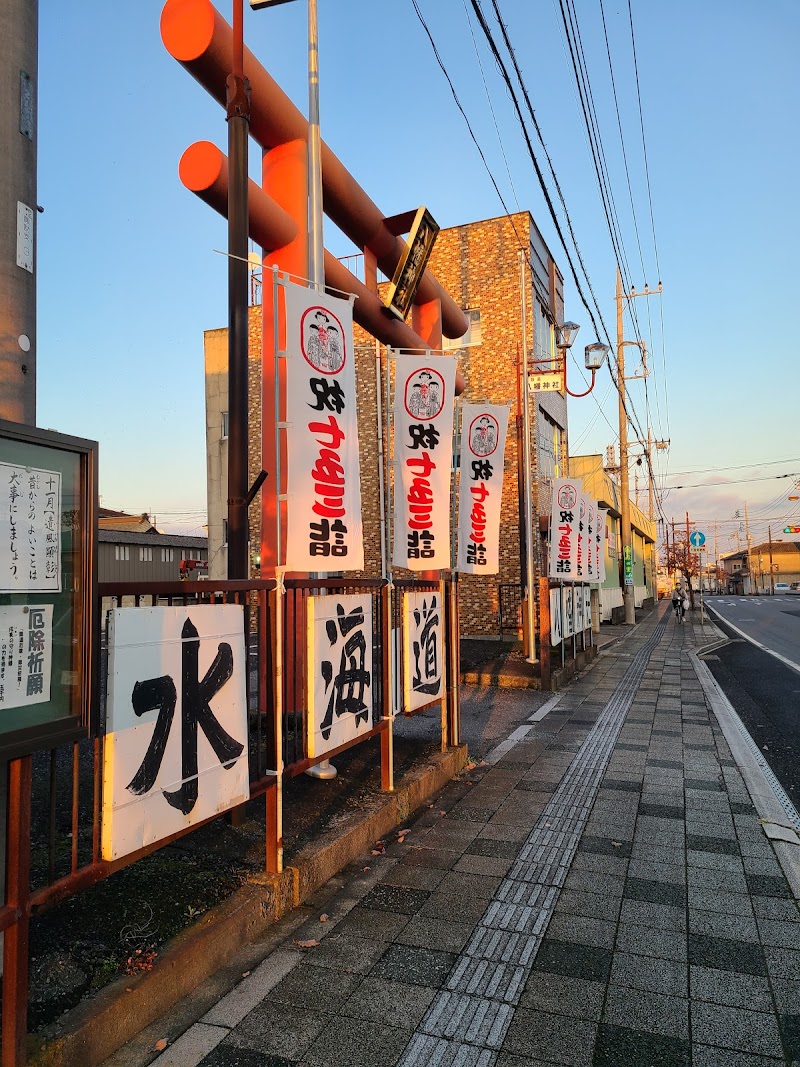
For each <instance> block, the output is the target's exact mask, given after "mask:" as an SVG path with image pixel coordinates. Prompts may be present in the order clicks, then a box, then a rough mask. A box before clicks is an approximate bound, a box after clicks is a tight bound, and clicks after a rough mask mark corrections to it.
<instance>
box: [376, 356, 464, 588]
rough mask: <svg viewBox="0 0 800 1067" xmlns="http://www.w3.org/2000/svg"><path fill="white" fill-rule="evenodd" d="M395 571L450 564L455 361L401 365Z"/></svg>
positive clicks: (416, 359) (417, 360) (403, 359)
mask: <svg viewBox="0 0 800 1067" xmlns="http://www.w3.org/2000/svg"><path fill="white" fill-rule="evenodd" d="M394 365H395V389H394V409H393V411H394V473H395V478H394V548H393V553H392V562H393V564H394V566H395V567H407V568H408V569H409V570H412V571H423V570H442V569H444V568H449V567H450V565H451V561H450V475H451V470H452V466H453V411H454V400H455V380H456V360H455V356H432V357H431V356H406V355H401V356H399V357H398V358H397V359H396V360H395V364H394Z"/></svg>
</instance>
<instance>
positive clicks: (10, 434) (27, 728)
mask: <svg viewBox="0 0 800 1067" xmlns="http://www.w3.org/2000/svg"><path fill="white" fill-rule="evenodd" d="M96 530H97V443H96V442H94V441H87V440H83V439H82V438H76V437H69V436H67V435H65V434H59V433H56V432H55V431H53V430H40V429H38V428H36V427H32V426H22V425H19V424H17V423H11V422H5V421H3V420H0V756H1V757H3V758H6V759H9V758H13V757H16V756H21V755H25V754H27V753H29V752H34V751H38V750H41V749H47V748H52V747H54V746H55V745H57V744H62V743H64V742H65V741H69V740H75V739H79V738H80V737H84V736H86V734H87V732H88V727H89V719H90V708H91V705H92V678H93V670H92V665H93V658H94V653H95V626H94V614H95V610H94V604H95V592H96V584H97V563H96V559H97V554H96Z"/></svg>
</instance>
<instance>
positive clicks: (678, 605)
mask: <svg viewBox="0 0 800 1067" xmlns="http://www.w3.org/2000/svg"><path fill="white" fill-rule="evenodd" d="M685 614H686V609H685V608H684V606H683V601H682V600H676V601H675V618H676V619H677V620H678V622H679V623H680V624H681V626H682V625H683V616H684V615H685Z"/></svg>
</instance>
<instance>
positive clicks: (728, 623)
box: [708, 607, 800, 674]
mask: <svg viewBox="0 0 800 1067" xmlns="http://www.w3.org/2000/svg"><path fill="white" fill-rule="evenodd" d="M708 610H709V611H711V612H713V613H714V615H716V616H717V618H718V619H719V620H720V622H724V623H725V625H726V626H730V628H731V629H732V630H735V631H736V633H737V634H739V636H740V637H743V638H744V639H745V641H749V642H750V644H751V645H755V646H756V648H760V649H761V651H762V652H767V653H769V655H770V656H774V657H775V659H779V660H780V661H781V663H785V664H786V666H787V667H791V669H792V670H793V671H797V673H798V674H800V663H795V662H794V661H793V660H790V659H788V658H787V657H786V656H782V655H781V654H780V652H776V651H775V650H774V649H772V648H768V647H767V646H766V645H762V644H761V642H760V641H756V639H755V638H754V637H751V636H750V634H747V633H745V632H744V630H740V629H739V627H738V626H735V625H734V624H733V623H732V622H731V621H730V619H727V618H726V617H725V616H724V615H723V614H722V613H721V612H719V611H717V610H716V609H715V608H711V607H710V608H709V609H708ZM739 622H755V619H739Z"/></svg>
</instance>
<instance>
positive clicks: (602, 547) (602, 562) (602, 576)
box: [595, 508, 608, 585]
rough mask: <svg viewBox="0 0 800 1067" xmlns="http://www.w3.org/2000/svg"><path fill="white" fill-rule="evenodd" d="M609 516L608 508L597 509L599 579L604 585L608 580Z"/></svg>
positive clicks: (596, 533) (596, 532)
mask: <svg viewBox="0 0 800 1067" xmlns="http://www.w3.org/2000/svg"><path fill="white" fill-rule="evenodd" d="M607 516H608V508H598V509H597V530H596V531H595V535H596V544H597V563H598V572H597V580H598V582H600V584H601V585H602V584H603V582H604V581H605V580H606V518H607Z"/></svg>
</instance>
